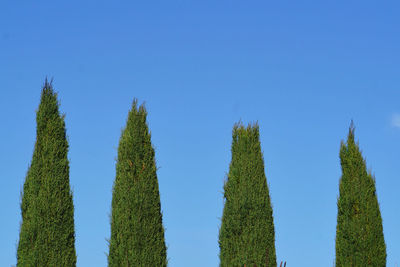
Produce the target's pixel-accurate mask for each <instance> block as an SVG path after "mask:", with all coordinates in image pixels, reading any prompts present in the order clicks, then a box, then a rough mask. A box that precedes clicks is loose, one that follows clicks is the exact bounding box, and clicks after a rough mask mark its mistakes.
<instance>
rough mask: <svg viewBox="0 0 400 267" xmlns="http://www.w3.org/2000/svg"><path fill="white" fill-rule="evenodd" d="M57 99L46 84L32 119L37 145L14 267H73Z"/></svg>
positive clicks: (64, 152) (69, 206)
mask: <svg viewBox="0 0 400 267" xmlns="http://www.w3.org/2000/svg"><path fill="white" fill-rule="evenodd" d="M58 108H59V104H58V101H57V94H56V93H54V91H53V88H52V85H51V83H49V82H47V79H46V82H45V85H44V87H43V90H42V95H41V101H40V105H39V109H38V110H37V113H36V122H37V130H36V143H35V149H34V152H33V157H32V162H31V165H30V167H29V170H28V173H27V176H26V179H25V183H24V189H23V193H22V201H21V213H22V224H21V229H20V237H19V243H18V250H17V266H18V267H23V266H55V267H56V266H57V267H58V266H75V265H76V253H75V230H74V206H73V201H72V193H71V190H70V185H69V162H68V158H67V153H68V142H67V137H66V130H65V123H64V116H62V115H60V113H59V110H58Z"/></svg>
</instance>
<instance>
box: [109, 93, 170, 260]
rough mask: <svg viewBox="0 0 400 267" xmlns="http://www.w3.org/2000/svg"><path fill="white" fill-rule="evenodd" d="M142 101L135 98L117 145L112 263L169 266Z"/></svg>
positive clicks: (153, 162)
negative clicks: (139, 104)
mask: <svg viewBox="0 0 400 267" xmlns="http://www.w3.org/2000/svg"><path fill="white" fill-rule="evenodd" d="M146 116H147V112H146V109H145V107H144V106H143V105H141V106H140V107H138V106H137V101H136V100H134V101H133V105H132V109H131V111H130V112H129V115H128V120H127V123H126V127H125V129H124V130H123V131H122V134H121V138H120V140H119V147H118V159H117V164H116V178H115V182H114V187H113V197H112V212H111V238H110V241H109V242H110V244H109V255H108V265H109V266H110V267H114V266H115V267H128V266H129V267H132V266H143V267H152V266H157V267H162V266H167V249H166V245H165V240H164V227H163V224H162V214H161V204H160V194H159V190H158V181H157V173H156V172H157V168H156V162H155V157H154V149H153V147H152V144H151V136H150V132H149V129H148V126H147V122H146Z"/></svg>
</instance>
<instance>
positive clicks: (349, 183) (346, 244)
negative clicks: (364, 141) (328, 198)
mask: <svg viewBox="0 0 400 267" xmlns="http://www.w3.org/2000/svg"><path fill="white" fill-rule="evenodd" d="M340 163H341V167H342V177H341V178H340V183H339V194H340V196H339V199H338V202H337V206H338V215H337V226H336V266H337V267H342V266H343V267H365V266H374V267H384V266H386V245H385V240H384V236H383V227H382V218H381V213H380V211H379V204H378V199H377V196H376V189H375V179H374V178H373V176H372V175H371V173H370V172H368V171H367V168H366V163H365V160H364V158H363V157H362V154H361V152H360V149H359V146H358V143H356V142H355V140H354V126H353V123H352V124H351V126H350V129H349V134H348V137H347V142H346V143H344V142H342V143H341V146H340Z"/></svg>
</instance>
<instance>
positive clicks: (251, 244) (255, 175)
mask: <svg viewBox="0 0 400 267" xmlns="http://www.w3.org/2000/svg"><path fill="white" fill-rule="evenodd" d="M232 139H233V141H232V161H231V163H230V167H229V174H228V179H227V181H226V183H225V185H224V198H225V206H224V211H223V216H222V224H221V229H220V233H219V246H220V266H221V267H238V266H241V267H242V266H244V264H246V266H254V265H255V264H256V265H257V266H266V265H268V266H273V267H275V266H276V254H275V230H274V222H273V216H272V207H271V200H270V197H269V189H268V186H267V179H266V177H265V172H264V159H263V155H262V152H261V144H260V140H259V127H258V125H257V124H255V125H253V126H252V125H249V126H248V127H247V128H245V127H244V126H243V125H241V124H236V125H235V126H234V128H233V134H232ZM267 263H268V264H267Z"/></svg>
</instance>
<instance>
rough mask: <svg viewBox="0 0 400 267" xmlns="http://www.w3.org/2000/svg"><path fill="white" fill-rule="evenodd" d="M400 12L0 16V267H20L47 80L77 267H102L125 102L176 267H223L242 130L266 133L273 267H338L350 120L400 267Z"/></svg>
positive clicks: (248, 9)
mask: <svg viewBox="0 0 400 267" xmlns="http://www.w3.org/2000/svg"><path fill="white" fill-rule="evenodd" d="M133 2H135V3H133ZM300 2H301V3H300ZM399 12H400V5H399V4H397V2H395V1H393V2H390V1H385V2H382V1H380V2H377V1H350V2H349V1H334V2H332V1H319V3H317V2H316V1H296V2H295V1H279V3H278V2H277V1H276V2H274V3H272V2H267V1H141V2H139V1H63V2H61V1H11V0H2V1H0V122H1V124H0V125H1V130H0V148H1V150H0V162H1V164H0V203H2V205H1V220H0V229H1V230H0V231H1V232H0V236H1V238H0V265H1V266H11V265H13V264H15V263H16V245H17V242H18V233H19V224H20V221H21V217H20V209H19V201H20V191H21V189H22V185H23V183H24V179H25V174H26V171H27V169H28V166H29V163H30V160H31V157H32V152H33V147H34V142H35V138H36V137H35V135H36V122H35V110H36V109H37V107H38V104H39V99H40V90H41V87H42V85H43V83H44V79H45V77H46V76H48V77H54V87H55V89H56V91H58V92H59V99H60V102H61V110H62V111H63V112H65V113H66V125H67V133H68V136H69V144H70V153H69V158H70V167H71V172H70V182H71V187H72V188H73V195H74V204H75V227H76V248H77V254H78V264H77V266H79V267H91V266H94V267H99V266H106V265H107V258H106V253H107V252H108V245H107V242H106V239H107V238H108V237H109V236H110V225H109V214H110V207H111V189H112V184H113V181H114V178H115V158H116V156H117V147H118V141H119V137H120V133H121V129H122V128H123V127H124V125H125V121H126V117H127V114H128V111H129V109H130V107H131V103H132V100H133V98H134V97H136V98H138V100H139V102H143V101H145V102H146V107H147V109H148V113H149V115H148V122H149V127H150V129H151V131H152V141H153V144H154V147H155V149H156V159H157V165H158V167H159V168H160V169H159V171H158V178H159V185H160V194H161V201H162V203H161V204H162V210H163V215H164V224H165V227H166V241H167V244H168V257H169V262H170V266H171V267H187V266H194V267H196V266H202V267H203V266H218V264H219V259H218V253H219V248H218V229H219V225H220V217H221V216H222V208H223V199H222V186H223V181H224V179H225V177H226V173H227V172H228V167H229V162H230V157H231V154H230V145H231V131H232V126H233V124H234V123H235V122H237V121H238V120H240V119H241V120H242V121H243V122H244V123H245V124H247V123H248V122H253V121H258V122H259V125H260V133H261V144H262V149H263V151H264V159H265V170H266V175H267V180H268V184H269V186H270V194H271V199H272V204H273V209H274V211H273V212H274V221H275V229H276V251H277V258H278V260H279V261H280V260H286V261H287V262H288V265H287V266H289V267H294V266H296V267H298V266H300V267H301V266H318V267H319V266H332V265H333V262H334V258H335V230H336V215H337V208H336V201H337V197H338V181H339V178H340V175H341V172H340V163H339V156H338V153H339V146H340V141H341V140H342V139H344V138H346V135H347V132H348V127H349V124H350V120H351V119H354V122H355V125H356V138H357V139H358V140H359V142H360V146H361V148H362V150H363V155H364V156H365V157H366V160H367V165H368V167H369V168H370V169H371V171H372V172H373V173H374V174H375V176H376V186H377V192H378V199H379V202H380V206H381V212H382V217H383V226H384V234H385V240H386V244H387V254H388V257H387V263H388V264H387V266H396V265H395V264H400V205H399V203H400V194H399V188H400V179H399V174H400V164H399V159H400V75H399V74H400V64H399V60H400V52H399V51H400V50H399V47H400V16H399V15H398V14H399ZM397 266H398V265H397Z"/></svg>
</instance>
